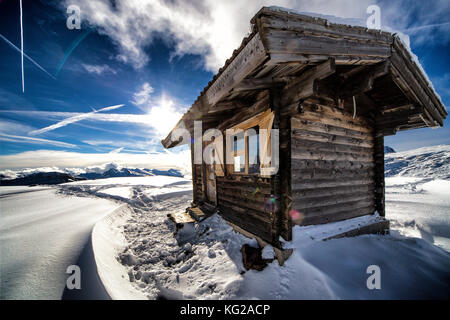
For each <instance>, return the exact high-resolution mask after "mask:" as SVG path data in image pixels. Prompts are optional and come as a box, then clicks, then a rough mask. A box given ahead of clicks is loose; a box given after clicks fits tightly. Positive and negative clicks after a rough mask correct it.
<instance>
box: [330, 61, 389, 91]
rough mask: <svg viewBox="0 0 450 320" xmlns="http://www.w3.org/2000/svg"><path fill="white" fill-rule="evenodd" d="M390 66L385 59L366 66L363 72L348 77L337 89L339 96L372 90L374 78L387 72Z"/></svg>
mask: <svg viewBox="0 0 450 320" xmlns="http://www.w3.org/2000/svg"><path fill="white" fill-rule="evenodd" d="M390 68H391V64H390V62H389V61H385V62H381V63H379V64H376V65H374V66H371V67H368V69H367V71H365V72H359V73H357V74H356V76H353V77H350V78H349V79H347V80H346V81H345V82H344V83H343V84H342V85H341V88H340V89H339V90H338V96H339V98H341V99H343V98H346V97H352V96H356V95H358V94H361V93H364V92H367V91H370V90H372V89H373V83H374V81H375V79H377V78H379V77H381V76H384V75H386V74H388V73H389V70H390Z"/></svg>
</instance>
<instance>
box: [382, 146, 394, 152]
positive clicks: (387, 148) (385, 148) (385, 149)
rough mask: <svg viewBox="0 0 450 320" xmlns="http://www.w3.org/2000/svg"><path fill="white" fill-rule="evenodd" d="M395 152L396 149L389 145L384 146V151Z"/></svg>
mask: <svg viewBox="0 0 450 320" xmlns="http://www.w3.org/2000/svg"><path fill="white" fill-rule="evenodd" d="M392 152H395V150H394V149H393V148H391V147H389V146H384V153H392Z"/></svg>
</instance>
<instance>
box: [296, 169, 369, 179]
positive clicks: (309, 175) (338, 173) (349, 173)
mask: <svg viewBox="0 0 450 320" xmlns="http://www.w3.org/2000/svg"><path fill="white" fill-rule="evenodd" d="M373 175H374V172H373V168H366V169H359V170H344V169H295V170H292V179H293V180H294V181H307V180H310V179H332V178H333V179H344V178H347V177H354V176H366V177H371V176H373Z"/></svg>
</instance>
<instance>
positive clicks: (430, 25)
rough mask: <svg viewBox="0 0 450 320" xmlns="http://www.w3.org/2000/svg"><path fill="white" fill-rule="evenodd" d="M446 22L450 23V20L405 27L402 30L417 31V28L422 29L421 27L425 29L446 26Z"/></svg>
mask: <svg viewBox="0 0 450 320" xmlns="http://www.w3.org/2000/svg"><path fill="white" fill-rule="evenodd" d="M448 24H450V22H444V23H436V24H429V25H426V26H418V27H412V28H408V29H405V30H404V31H417V30H422V29H427V28H435V27H442V26H446V25H448Z"/></svg>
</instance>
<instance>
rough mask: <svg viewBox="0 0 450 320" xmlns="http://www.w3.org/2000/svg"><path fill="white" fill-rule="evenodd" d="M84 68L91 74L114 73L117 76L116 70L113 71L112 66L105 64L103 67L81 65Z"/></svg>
mask: <svg viewBox="0 0 450 320" xmlns="http://www.w3.org/2000/svg"><path fill="white" fill-rule="evenodd" d="M81 65H82V66H83V68H84V69H85V70H86V71H87V72H89V73H94V74H98V75H101V74H105V73H112V74H117V72H116V70H114V69H112V68H111V67H110V66H108V65H106V64H103V65H94V64H84V63H82V64H81Z"/></svg>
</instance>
